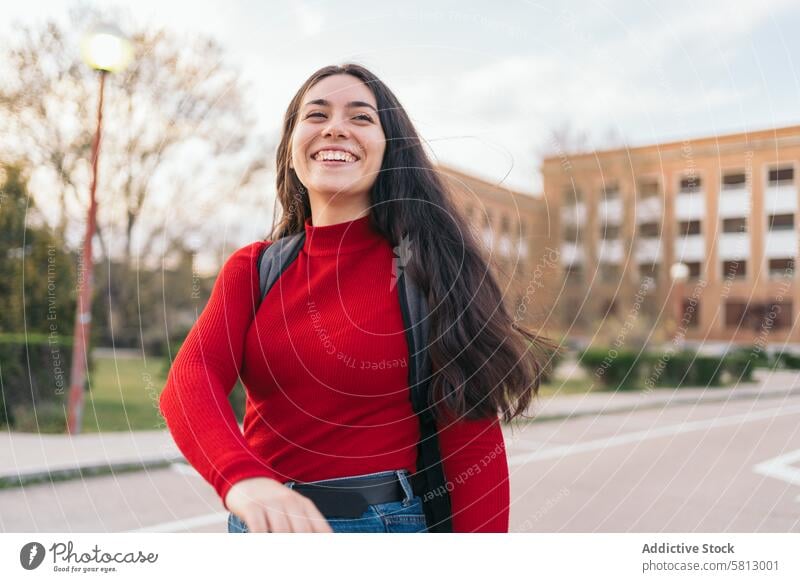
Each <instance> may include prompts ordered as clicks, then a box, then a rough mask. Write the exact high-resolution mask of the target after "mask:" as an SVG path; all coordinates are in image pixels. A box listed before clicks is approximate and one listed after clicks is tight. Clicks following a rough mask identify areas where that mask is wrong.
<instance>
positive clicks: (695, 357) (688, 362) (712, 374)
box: [580, 348, 758, 390]
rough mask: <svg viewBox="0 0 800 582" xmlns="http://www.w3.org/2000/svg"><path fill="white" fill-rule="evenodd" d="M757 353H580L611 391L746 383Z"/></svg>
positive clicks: (608, 350)
mask: <svg viewBox="0 0 800 582" xmlns="http://www.w3.org/2000/svg"><path fill="white" fill-rule="evenodd" d="M757 361H758V357H757V353H746V352H743V351H736V352H730V353H728V354H725V355H723V356H708V355H701V354H698V353H696V352H693V351H690V350H682V351H678V352H673V353H663V354H662V353H656V352H648V351H641V352H639V351H635V350H625V349H622V350H616V349H613V348H589V349H587V350H584V352H583V353H582V354H581V355H580V364H581V366H582V367H583V368H584V369H585V370H586V371H587V372H589V374H591V375H592V377H594V378H596V379H597V380H599V381H600V383H601V384H602V385H603V387H605V388H607V389H612V390H636V389H641V388H650V387H655V386H671V387H682V386H687V387H688V386H723V385H725V384H730V383H733V382H739V381H742V382H749V381H751V380H752V377H753V369H754V368H755V365H756V362H757Z"/></svg>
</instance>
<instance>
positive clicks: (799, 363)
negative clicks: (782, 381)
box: [775, 352, 800, 370]
mask: <svg viewBox="0 0 800 582" xmlns="http://www.w3.org/2000/svg"><path fill="white" fill-rule="evenodd" d="M775 363H776V365H777V366H779V367H781V368H786V369H789V370H800V354H793V353H791V352H779V353H777V354H775Z"/></svg>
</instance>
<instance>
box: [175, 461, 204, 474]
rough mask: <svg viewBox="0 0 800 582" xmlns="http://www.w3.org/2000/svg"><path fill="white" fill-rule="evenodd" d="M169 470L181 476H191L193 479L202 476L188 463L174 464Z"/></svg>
mask: <svg viewBox="0 0 800 582" xmlns="http://www.w3.org/2000/svg"><path fill="white" fill-rule="evenodd" d="M169 468H170V469H172V470H173V471H175V472H176V473H180V474H181V475H191V476H192V477H200V476H201V475H200V473H198V472H197V470H196V469H195V468H194V467H192V466H191V465H187V464H186V463H172V464H171V465H170V466H169Z"/></svg>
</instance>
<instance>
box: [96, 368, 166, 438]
mask: <svg viewBox="0 0 800 582" xmlns="http://www.w3.org/2000/svg"><path fill="white" fill-rule="evenodd" d="M164 365H165V364H164V359H163V358H154V357H148V358H147V360H146V362H145V360H143V359H140V358H135V359H127V358H116V359H114V358H95V370H94V372H93V374H92V375H91V390H89V391H87V393H86V400H85V402H84V409H83V427H82V430H83V432H100V431H129V430H158V429H163V428H165V427H164V421H163V419H162V418H161V415H160V414H159V412H158V396H159V394H161V389H162V388H163V387H164V382H165V381H166V377H165V376H164V374H163V372H164Z"/></svg>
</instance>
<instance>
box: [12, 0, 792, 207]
mask: <svg viewBox="0 0 800 582" xmlns="http://www.w3.org/2000/svg"><path fill="white" fill-rule="evenodd" d="M87 3H88V4H93V3H95V4H108V2H99V1H98V2H87ZM68 5H69V4H68V3H67V2H64V1H61V0H38V1H33V2H17V1H14V2H11V1H9V0H0V7H2V11H3V14H4V18H3V23H2V24H0V34H2V32H3V31H4V30H9V29H10V27H13V26H14V25H15V23H16V22H26V23H33V22H35V21H38V20H42V19H44V18H46V17H55V18H62V17H64V18H65V17H66V11H67V7H68ZM115 5H117V6H122V7H124V8H125V10H126V11H127V12H128V14H129V15H130V16H129V18H131V19H134V20H136V21H137V22H140V23H141V22H144V23H152V24H154V25H159V26H162V25H163V26H165V27H168V28H171V29H173V30H175V31H177V32H179V33H181V34H185V35H197V34H205V35H210V36H213V37H214V38H215V39H217V40H218V41H219V42H220V43H221V44H222V45H223V46H224V47H225V48H226V50H227V52H228V55H229V60H230V63H232V64H234V65H236V66H238V67H239V68H240V69H241V72H242V76H243V77H244V79H245V80H246V81H247V83H248V85H249V93H248V96H249V98H250V100H251V103H252V106H253V108H254V110H255V112H256V115H257V118H258V120H259V125H260V129H262V130H263V131H265V132H266V133H267V134H268V135H269V134H271V135H274V136H275V137H276V139H277V135H278V129H279V127H280V123H281V120H282V117H283V114H284V112H285V109H286V106H287V104H288V102H289V99H290V98H291V96H292V95H293V93H294V92H295V91H296V90H297V88H298V87H299V86H300V84H301V83H302V82H303V81H304V80H305V78H306V77H308V75H309V74H311V73H312V72H313V71H314V70H316V69H317V68H319V67H321V66H323V65H327V64H332V63H342V62H347V61H354V62H358V63H361V64H363V65H366V66H367V67H369V68H370V69H372V70H373V71H374V72H375V73H377V74H378V76H380V77H381V78H382V79H383V80H384V81H385V82H386V83H387V85H388V86H389V87H390V88H392V90H393V91H394V92H395V94H396V95H397V96H398V98H399V99H400V101H401V103H402V104H403V105H404V106H405V108H406V109H407V110H408V112H409V114H410V116H411V118H412V120H413V121H414V123H415V125H416V127H417V129H418V130H419V131H420V133H421V135H422V136H423V138H424V139H425V140H427V142H428V144H429V147H430V151H431V153H432V155H434V157H435V159H436V160H438V161H439V162H442V163H444V164H447V165H450V166H452V167H455V168H458V169H461V170H464V171H466V172H468V173H471V174H474V175H477V176H478V177H481V178H484V179H486V180H489V181H491V182H493V183H497V184H502V185H503V186H505V187H507V188H511V189H514V190H517V191H521V192H523V193H527V194H531V195H537V194H540V193H541V188H542V185H541V182H542V181H541V176H540V172H539V165H540V160H541V155H542V153H543V152H545V151H547V149H548V147H551V146H548V144H552V138H551V132H552V131H553V130H554V129H556V128H561V127H565V126H568V127H570V128H572V130H573V131H574V132H583V133H586V134H588V135H589V136H590V145H591V146H593V147H596V148H598V149H602V148H604V147H615V146H624V145H630V146H635V145H643V144H649V143H656V142H661V141H672V140H680V139H683V138H687V137H694V136H705V135H715V134H725V133H732V132H740V131H746V130H756V129H765V128H771V127H777V126H784V125H794V124H798V123H800V110H799V109H798V104H800V82H799V81H798V78H799V77H798V66H800V63H798V62H797V59H799V58H800V35H798V34H797V31H798V30H800V3H798V2H797V1H796V0H753V1H751V0H727V1H716V0H712V1H703V0H694V1H692V2H688V1H683V0H677V1H672V2H654V1H652V0H636V1H626V0H608V1H603V2H600V1H596V0H588V1H582V2H577V1H572V2H570V1H558V2H555V1H554V2H528V1H518V0H509V1H506V2H495V3H488V2H476V1H472V0H459V1H458V2H451V1H442V2H436V1H431V0H428V1H417V0H407V1H405V2H402V3H400V2H352V1H350V0H337V1H335V2H333V1H329V0H318V1H311V0H302V1H293V2H280V3H279V2H265V1H255V0H239V1H237V0H226V1H224V2H223V1H219V0H193V1H192V2H184V1H169V0H137V1H136V2H128V3H125V2H116V3H115ZM121 24H122V25H123V26H122V28H123V30H124V23H121Z"/></svg>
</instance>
